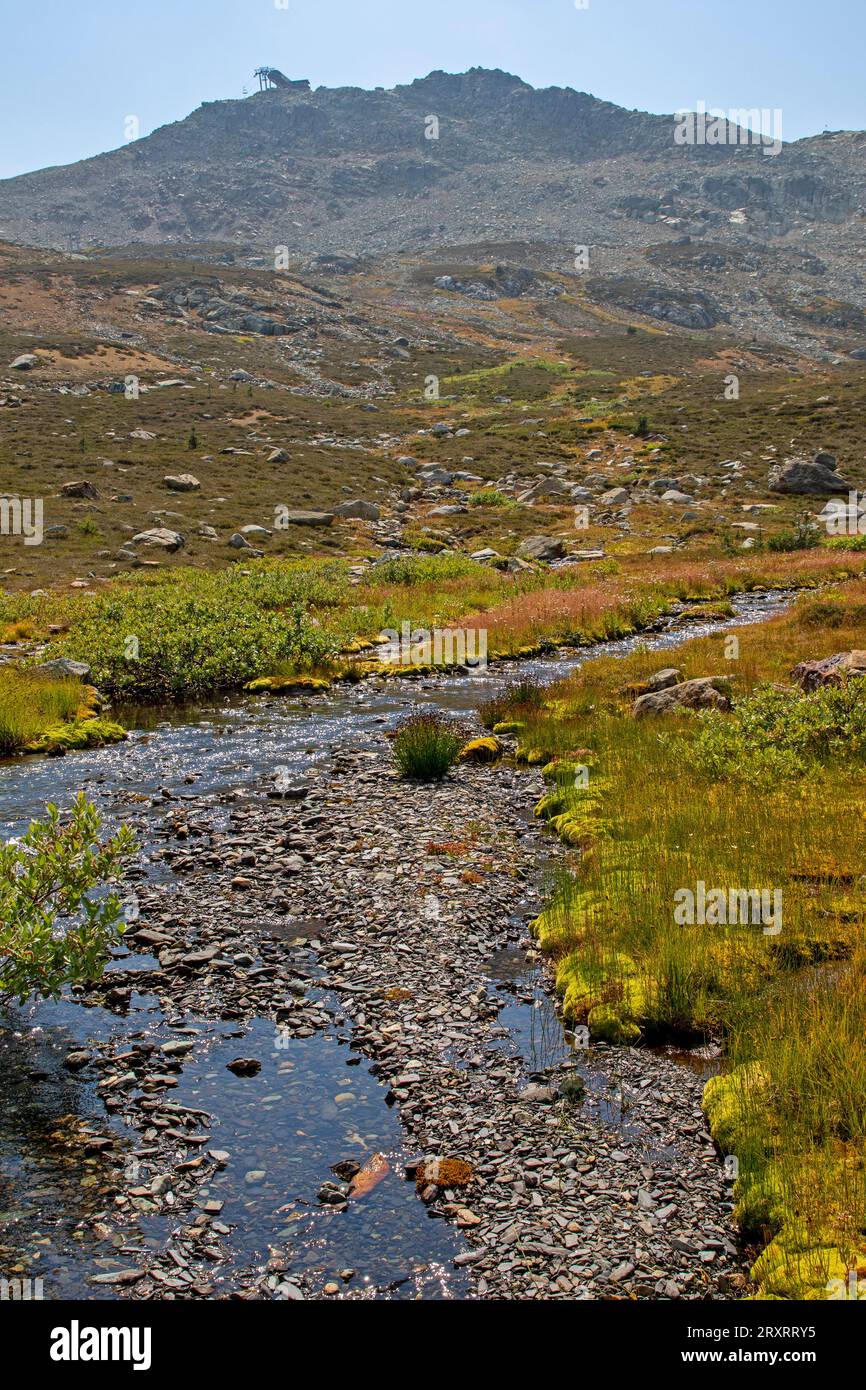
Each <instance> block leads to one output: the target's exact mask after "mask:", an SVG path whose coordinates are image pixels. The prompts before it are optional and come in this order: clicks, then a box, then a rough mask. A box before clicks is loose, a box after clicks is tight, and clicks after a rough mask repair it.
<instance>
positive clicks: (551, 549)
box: [517, 536, 565, 562]
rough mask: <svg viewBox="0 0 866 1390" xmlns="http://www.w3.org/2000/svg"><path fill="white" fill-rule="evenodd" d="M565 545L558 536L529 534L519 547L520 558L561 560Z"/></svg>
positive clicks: (518, 554) (547, 560)
mask: <svg viewBox="0 0 866 1390" xmlns="http://www.w3.org/2000/svg"><path fill="white" fill-rule="evenodd" d="M564 553H565V546H564V544H563V542H562V541H561V540H560V539H559V537H558V536H527V537H526V540H524V541H521V542H520V545H519V546H518V547H517V556H518V559H522V560H544V561H546V562H549V561H551V560H561V559H562V556H563V555H564Z"/></svg>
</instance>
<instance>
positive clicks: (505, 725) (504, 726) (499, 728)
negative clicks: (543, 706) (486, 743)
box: [493, 719, 526, 734]
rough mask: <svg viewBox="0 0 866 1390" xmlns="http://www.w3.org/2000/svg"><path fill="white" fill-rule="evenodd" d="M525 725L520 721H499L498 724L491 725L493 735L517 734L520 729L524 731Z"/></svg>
mask: <svg viewBox="0 0 866 1390" xmlns="http://www.w3.org/2000/svg"><path fill="white" fill-rule="evenodd" d="M525 728H526V724H525V723H524V721H523V720H522V719H501V720H500V721H499V723H498V724H494V725H493V732H494V733H495V734H519V733H520V731H521V729H525Z"/></svg>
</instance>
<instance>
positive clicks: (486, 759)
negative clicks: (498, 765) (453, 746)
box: [458, 736, 504, 763]
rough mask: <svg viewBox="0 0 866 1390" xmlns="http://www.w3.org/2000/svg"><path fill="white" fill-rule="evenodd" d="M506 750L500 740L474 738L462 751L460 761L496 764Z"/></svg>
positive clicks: (459, 756)
mask: <svg viewBox="0 0 866 1390" xmlns="http://www.w3.org/2000/svg"><path fill="white" fill-rule="evenodd" d="M503 752H504V749H503V747H502V744H501V743H500V742H499V739H498V738H493V737H490V736H488V737H485V738H473V739H470V740H469V742H468V743H465V744H464V745H463V747H462V748H461V749H460V753H459V755H458V761H459V762H461V763H495V762H496V760H497V758H501V757H502V754H503Z"/></svg>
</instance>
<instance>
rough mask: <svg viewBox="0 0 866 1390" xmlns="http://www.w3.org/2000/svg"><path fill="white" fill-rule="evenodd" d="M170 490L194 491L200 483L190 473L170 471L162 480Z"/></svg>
mask: <svg viewBox="0 0 866 1390" xmlns="http://www.w3.org/2000/svg"><path fill="white" fill-rule="evenodd" d="M162 481H163V482H164V483H165V485H166V487H167V488H169V489H170V491H171V492H195V491H196V489H197V488H200V487H201V483H200V482H199V480H198V478H196V477H195V476H194V475H193V474H192V473H170V474H169V475H168V477H167V478H163V480H162Z"/></svg>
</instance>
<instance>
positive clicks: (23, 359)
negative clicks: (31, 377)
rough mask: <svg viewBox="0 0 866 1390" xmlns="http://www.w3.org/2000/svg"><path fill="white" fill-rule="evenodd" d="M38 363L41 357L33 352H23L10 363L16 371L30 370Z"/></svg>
mask: <svg viewBox="0 0 866 1390" xmlns="http://www.w3.org/2000/svg"><path fill="white" fill-rule="evenodd" d="M38 365H39V358H38V357H36V356H34V354H33V353H32V352H22V354H21V356H20V357H16V358H15V361H14V362H10V363H9V366H10V368H11V369H12V370H13V371H16V372H30V371H32V370H33V368H34V367H36V366H38Z"/></svg>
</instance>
